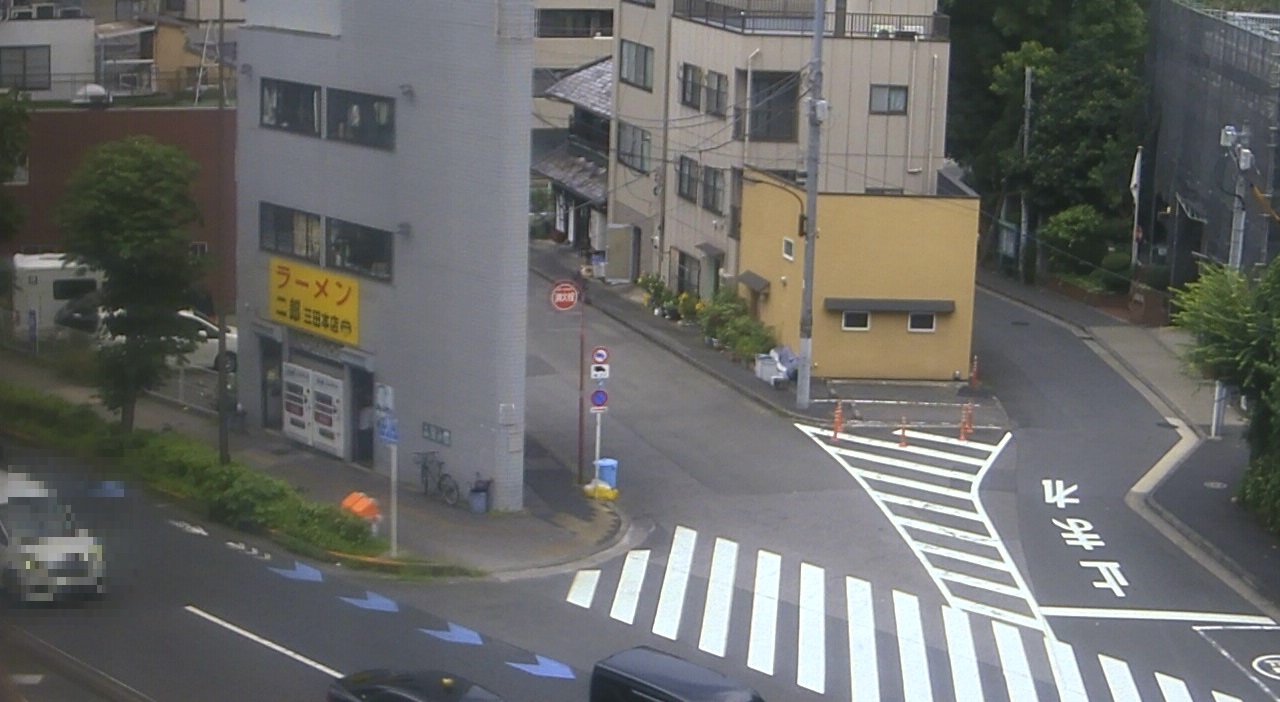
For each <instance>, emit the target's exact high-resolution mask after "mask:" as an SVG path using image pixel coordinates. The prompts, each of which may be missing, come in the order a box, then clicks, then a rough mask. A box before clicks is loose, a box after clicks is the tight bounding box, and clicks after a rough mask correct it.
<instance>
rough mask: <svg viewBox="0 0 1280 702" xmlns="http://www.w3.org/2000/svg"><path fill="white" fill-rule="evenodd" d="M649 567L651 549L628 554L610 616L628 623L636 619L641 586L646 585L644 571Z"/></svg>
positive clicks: (614, 594) (615, 592) (614, 595)
mask: <svg viewBox="0 0 1280 702" xmlns="http://www.w3.org/2000/svg"><path fill="white" fill-rule="evenodd" d="M648 567H649V550H648V549H640V550H635V551H631V552H630V553H628V554H627V560H626V561H625V562H623V564H622V576H621V577H620V578H618V589H617V590H616V591H614V593H613V607H612V608H611V609H610V610H609V616H610V617H613V618H614V619H617V620H618V621H620V622H624V623H626V624H632V623H634V622H635V620H636V605H638V604H639V603H640V588H641V587H642V586H643V585H644V573H645V570H646V569H647V568H648Z"/></svg>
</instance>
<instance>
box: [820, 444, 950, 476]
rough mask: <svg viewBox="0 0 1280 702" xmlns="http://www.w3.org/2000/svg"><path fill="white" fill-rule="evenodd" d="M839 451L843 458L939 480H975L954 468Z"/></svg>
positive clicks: (858, 452)
mask: <svg viewBox="0 0 1280 702" xmlns="http://www.w3.org/2000/svg"><path fill="white" fill-rule="evenodd" d="M837 450H838V451H839V452H840V455H841V456H845V457H847V458H856V459H859V460H862V461H866V462H868V463H878V464H880V465H882V466H893V467H894V468H902V469H903V470H911V471H915V472H917V473H924V474H925V475H932V476H935V477H938V478H947V479H949V480H962V481H964V482H971V481H972V480H973V473H970V472H968V471H963V470H955V469H954V468H941V467H939V466H931V465H929V464H927V463H917V462H915V461H904V460H902V459H901V458H893V457H891V456H882V455H880V454H878V453H866V452H863V451H851V450H849V449H845V448H842V449H837Z"/></svg>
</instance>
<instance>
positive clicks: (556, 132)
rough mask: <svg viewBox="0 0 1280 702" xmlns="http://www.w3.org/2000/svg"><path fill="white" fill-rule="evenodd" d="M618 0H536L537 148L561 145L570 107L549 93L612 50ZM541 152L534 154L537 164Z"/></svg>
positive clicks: (535, 95) (535, 118) (535, 146)
mask: <svg viewBox="0 0 1280 702" xmlns="http://www.w3.org/2000/svg"><path fill="white" fill-rule="evenodd" d="M617 4H618V0H537V2H536V3H535V6H536V10H535V12H536V30H535V38H534V41H533V130H534V137H533V138H534V148H535V150H539V148H540V147H545V148H543V149H542V150H543V151H545V149H549V148H552V147H553V146H555V145H556V144H559V143H561V142H563V137H564V132H565V130H566V129H568V126H569V116H570V114H571V113H572V108H571V107H570V106H568V105H567V104H565V103H564V102H561V101H559V100H556V99H554V98H553V97H551V96H548V95H547V89H548V88H550V87H551V85H552V84H554V83H555V82H556V81H557V80H559V79H560V78H562V77H564V76H565V75H566V74H568V73H570V72H572V71H573V70H575V69H577V68H579V67H581V66H584V65H586V64H589V63H591V62H592V61H595V60H597V59H600V58H602V57H605V56H609V55H611V54H612V52H613V17H614V8H615V7H616V6H617ZM541 155H542V153H541V152H539V153H538V154H535V157H534V160H535V161H536V160H539V157H540V156H541Z"/></svg>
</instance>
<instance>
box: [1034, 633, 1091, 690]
mask: <svg viewBox="0 0 1280 702" xmlns="http://www.w3.org/2000/svg"><path fill="white" fill-rule="evenodd" d="M1044 648H1045V653H1047V654H1048V656H1049V667H1050V668H1052V669H1053V679H1054V680H1055V681H1056V682H1057V683H1058V698H1059V700H1060V701H1061V702H1089V695H1088V693H1086V692H1085V691H1084V679H1083V678H1081V677H1080V665H1079V664H1078V663H1076V653H1075V650H1073V649H1072V648H1071V644H1066V643H1063V642H1061V641H1059V640H1057V639H1056V638H1053V637H1052V636H1046V637H1045V638H1044Z"/></svg>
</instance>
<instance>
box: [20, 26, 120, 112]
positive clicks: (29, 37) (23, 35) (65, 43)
mask: <svg viewBox="0 0 1280 702" xmlns="http://www.w3.org/2000/svg"><path fill="white" fill-rule="evenodd" d="M0 46H48V47H51V49H50V52H49V72H50V78H51V81H52V88H51V89H50V90H33V91H31V98H32V99H33V100H69V99H71V98H73V97H75V94H76V90H78V89H79V88H80V87H81V86H84V85H86V84H88V83H92V82H94V80H95V78H94V71H95V66H96V63H95V61H94V58H95V57H94V35H93V19H91V18H87V17H86V18H83V19H49V20H15V21H11V22H0Z"/></svg>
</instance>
